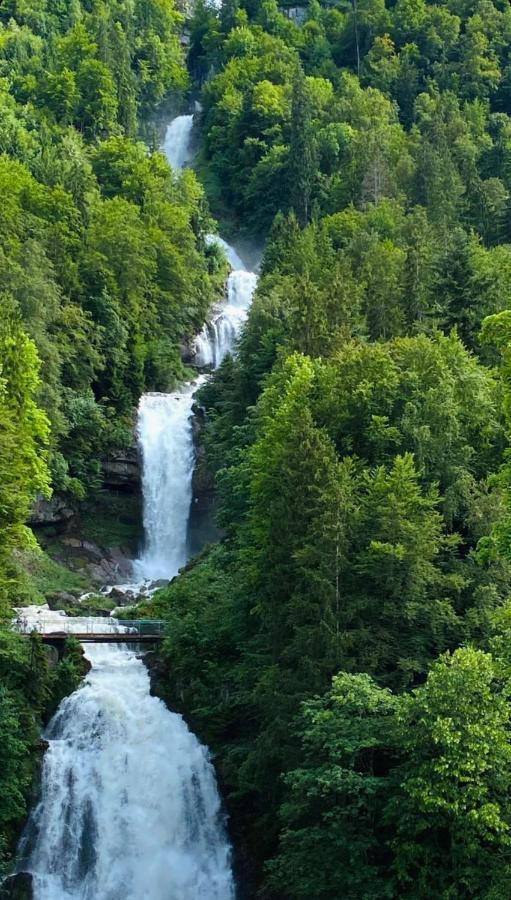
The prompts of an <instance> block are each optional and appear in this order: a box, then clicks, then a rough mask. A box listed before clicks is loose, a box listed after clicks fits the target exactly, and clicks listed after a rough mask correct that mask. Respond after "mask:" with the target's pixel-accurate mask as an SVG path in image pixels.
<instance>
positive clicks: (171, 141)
mask: <svg viewBox="0 0 511 900" xmlns="http://www.w3.org/2000/svg"><path fill="white" fill-rule="evenodd" d="M191 130H192V117H191V116H179V117H178V118H177V119H175V120H174V121H173V122H172V123H171V124H170V126H169V128H168V129H167V135H166V138H165V145H164V149H165V152H166V154H167V156H168V158H169V161H170V162H171V164H173V166H174V168H180V167H181V166H183V165H184V164H186V162H187V161H188V160H189V158H190V135H191ZM210 240H216V241H218V242H219V243H220V244H221V246H222V247H223V248H224V249H225V251H226V253H227V255H228V258H229V261H230V263H231V266H232V267H233V270H232V272H231V274H230V276H229V282H228V290H227V299H226V302H225V303H223V304H221V305H219V307H218V308H217V309H216V310H215V311H214V315H213V318H212V320H211V322H210V323H209V324H207V325H206V326H204V329H203V331H202V332H201V334H200V335H199V336H198V337H197V339H196V345H195V352H196V363H197V367H198V368H200V367H201V366H208V367H215V366H217V365H219V363H220V362H221V360H222V359H223V357H224V356H225V354H226V353H227V352H229V351H231V350H232V349H233V346H234V342H235V340H236V338H237V336H238V335H239V332H240V329H241V327H242V324H243V322H244V320H245V318H246V314H247V310H248V307H249V305H250V302H251V299H252V294H253V291H254V288H255V285H256V276H255V274H254V273H252V272H248V271H246V270H245V268H244V266H243V263H242V261H241V260H240V259H239V257H238V256H237V254H236V253H235V251H234V250H232V248H230V247H229V246H228V245H226V244H225V243H224V242H223V241H221V239H220V238H217V237H211V238H210ZM204 377H205V376H201V375H199V376H198V377H197V379H196V380H195V381H193V382H191V383H189V384H187V385H184V386H183V387H182V388H180V389H179V390H177V391H174V392H173V393H170V394H146V395H144V396H143V397H142V398H141V401H140V405H139V413H138V438H139V443H140V447H141V450H142V457H143V499H144V528H145V534H146V541H145V549H144V551H143V553H142V554H141V556H140V559H139V560H137V561H136V563H135V567H134V568H135V573H136V575H137V577H138V578H140V579H143V580H144V579H145V580H151V579H154V578H171V577H172V576H173V575H175V574H176V573H177V571H178V570H179V568H180V567H181V566H182V565H183V564H184V563H185V562H186V558H187V541H186V533H187V524H188V518H189V513H190V504H191V496H192V475H193V467H194V449H193V433H192V415H193V412H192V407H193V398H194V394H195V391H196V390H197V388H198V387H199V386H200V384H201V383H202V382H203V381H204ZM21 612H22V614H23V616H24V618H25V620H26V621H28V623H29V627H32V624H33V626H34V627H37V628H38V629H39V630H45V631H55V630H60V628H59V626H60V627H61V626H62V623H63V619H62V616H63V615H64V614H63V613H51V612H49V611H48V610H43V611H42V610H41V608H36V609H33V608H28V609H25V610H22V611H21ZM64 621H65V622H66V626H67V629H68V630H74V631H76V632H77V633H80V632H85V631H88V630H90V629H91V628H92V629H94V628H95V627H97V621H98V622H99V628H100V630H102V631H106V630H109V629H114V630H115V629H119V628H120V627H122V626H120V625H119V624H118V623H117V622H116V620H115V619H112V618H110V619H103V620H97V621H96V620H91V619H83V618H82V619H80V618H73V619H65V620H64ZM84 649H85V654H86V656H87V658H88V659H89V661H90V663H91V670H90V672H89V674H88V675H87V677H86V679H85V681H84V683H83V685H82V686H81V687H80V688H79V689H78V691H76V692H75V693H74V694H72V695H71V696H69V697H67V698H66V699H65V700H64V701H63V702H62V703H61V705H60V707H59V709H58V711H57V713H56V715H55V716H54V718H53V719H52V721H51V722H50V724H49V726H48V728H47V730H46V733H45V738H46V740H47V741H48V750H47V751H46V753H45V757H44V763H43V771H42V783H41V794H40V800H39V802H38V804H37V805H36V807H35V809H34V810H33V812H32V814H31V816H30V819H29V822H28V825H27V828H26V830H25V834H24V837H23V839H22V841H21V845H20V862H19V866H18V869H19V871H21V870H25V871H28V872H31V873H32V876H33V891H34V900H234V897H235V887H234V881H233V876H232V871H231V851H230V845H229V842H228V840H227V836H226V833H225V828H224V821H223V815H222V811H221V803H220V798H219V795H218V791H217V787H216V782H215V775H214V770H213V766H212V764H211V761H210V759H209V755H208V751H207V749H206V748H205V747H203V746H202V745H201V744H200V743H199V741H198V740H197V738H196V737H195V736H194V735H193V734H192V733H191V732H190V731H189V729H188V728H187V726H186V724H185V722H184V721H183V719H182V717H181V716H179V715H177V714H176V713H172V712H170V711H169V710H168V709H167V708H166V706H165V705H164V704H163V702H162V701H161V700H159V699H157V698H156V697H152V696H151V694H150V683H149V675H148V672H147V669H146V667H145V665H144V663H143V661H142V660H141V659H140V658H139V656H138V654H137V652H136V651H134V650H132V649H127V648H126V647H125V646H124V645H115V644H84Z"/></svg>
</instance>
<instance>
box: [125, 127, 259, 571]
mask: <svg viewBox="0 0 511 900" xmlns="http://www.w3.org/2000/svg"><path fill="white" fill-rule="evenodd" d="M192 118H193V117H192V116H178V118H177V119H174V121H173V122H172V123H171V124H170V125H169V127H168V129H167V136H166V138H165V144H164V151H165V153H166V155H167V157H168V159H169V162H170V163H172V164H173V165H174V166H176V167H179V166H180V165H182V164H183V160H188V159H190V150H189V144H188V143H187V140H189V136H190V133H191V129H192ZM207 243H208V244H210V245H211V244H213V243H216V244H218V245H219V246H220V247H221V249H222V250H223V252H224V253H225V255H226V257H227V259H228V261H229V264H230V265H231V267H232V271H231V272H230V274H229V277H228V281H227V296H226V299H225V301H224V302H223V303H220V304H218V306H217V307H216V309H215V310H214V312H213V316H212V318H211V321H210V322H207V323H205V325H204V326H203V328H202V331H201V332H200V334H199V335H197V337H196V338H195V341H194V363H195V365H196V366H197V368H206V367H207V368H216V367H217V366H219V365H220V363H221V362H222V360H223V359H224V357H225V356H226V354H227V353H231V352H232V351H233V349H234V346H235V343H236V340H237V338H238V337H239V334H240V331H241V329H242V327H243V323H244V322H245V320H246V317H247V313H248V309H249V307H250V303H251V302H252V297H253V294H254V291H255V288H256V284H257V276H256V274H255V273H254V272H249V271H247V269H245V267H244V264H243V261H242V260H241V258H240V257H239V256H238V254H237V253H236V251H235V250H234V248H233V247H231V246H230V245H229V244H227V242H226V241H224V240H223V239H222V238H220V237H218V236H217V235H208V236H207ZM203 383H204V378H203V377H201V376H199V378H197V379H196V380H195V381H192V382H190V383H189V384H187V385H185V387H184V388H181V389H179V390H177V391H174V392H172V393H171V394H145V395H144V396H143V397H142V398H141V400H140V404H139V408H138V424H137V436H138V443H139V447H140V452H141V457H142V467H143V473H142V493H143V507H144V510H143V516H144V535H145V543H144V550H143V552H142V554H141V556H140V558H139V559H138V560H137V561H136V562H135V565H134V574H135V577H136V578H137V579H139V580H141V581H153V580H158V579H170V578H173V577H174V575H177V573H178V571H179V569H180V568H181V567H182V566H183V565H184V564H185V563H186V561H187V555H188V553H187V550H188V544H187V530H188V520H189V517H190V507H191V502H192V477H193V470H194V451H193V412H192V409H193V402H194V396H195V393H196V391H197V389H198V388H199V387H200V385H201V384H203Z"/></svg>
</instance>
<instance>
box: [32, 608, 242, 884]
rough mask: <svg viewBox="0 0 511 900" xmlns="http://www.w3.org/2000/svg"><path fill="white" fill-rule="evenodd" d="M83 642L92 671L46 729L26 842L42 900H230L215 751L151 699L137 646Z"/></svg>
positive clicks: (81, 626)
mask: <svg viewBox="0 0 511 900" xmlns="http://www.w3.org/2000/svg"><path fill="white" fill-rule="evenodd" d="M27 612H29V611H27ZM39 612H40V610H39ZM47 615H49V616H50V619H49V620H48V619H46V625H47V628H49V630H52V628H53V627H54V626H53V625H52V624H51V623H52V619H51V616H52V614H51V613H49V614H47ZM53 616H55V614H53ZM60 621H61V622H62V619H61V620H60ZM67 621H69V620H67ZM106 621H108V620H106ZM48 623H49V624H48ZM87 624H88V623H87V622H86V621H85V620H83V619H82V620H78V621H76V622H75V621H74V620H73V623H72V627H73V630H74V629H76V630H77V631H80V630H81V631H84V630H86V625H87ZM105 627H106V626H105V624H104V625H103V626H102V628H103V629H105ZM85 646H86V655H87V658H88V659H89V660H90V662H91V663H92V669H91V671H90V673H89V675H88V676H87V678H86V680H85V682H84V684H83V685H82V687H81V688H80V689H79V690H78V691H76V692H75V693H74V694H72V695H71V696H70V697H68V698H66V699H65V700H64V701H63V702H62V703H61V705H60V707H59V709H58V712H57V713H56V715H55V716H54V718H53V719H52V721H51V723H50V725H49V726H48V728H47V731H46V734H45V738H46V740H47V741H48V750H47V752H46V754H45V757H44V763H43V772H42V784H41V799H40V801H39V803H38V805H37V806H36V808H35V810H34V811H33V813H32V815H31V818H30V821H29V824H28V826H27V829H26V832H25V835H24V838H23V840H22V845H21V850H20V855H21V861H20V866H19V868H23V869H24V870H26V871H30V872H32V874H33V879H34V900H233V898H234V885H233V880H232V875H231V867H230V848H229V844H228V842H227V839H226V836H225V830H224V825H223V818H222V814H221V807H220V799H219V796H218V792H217V789H216V783H215V776H214V770H213V767H212V765H211V762H210V760H209V756H208V753H207V750H206V749H205V748H204V747H202V746H201V744H200V743H199V742H198V740H197V739H196V738H195V737H194V735H193V734H192V733H191V732H190V731H189V729H188V728H187V726H186V725H185V723H184V721H183V719H182V718H181V716H179V715H177V714H175V713H171V712H169V710H168V709H167V708H166V707H165V705H164V704H163V702H162V701H161V700H158V699H157V698H155V697H152V696H151V695H150V685H149V675H148V673H147V669H146V667H145V666H144V664H143V662H142V661H141V660H140V659H139V658H138V657H137V654H136V652H135V651H133V650H128V649H125V648H124V647H123V646H122V645H104V644H103V645H102V644H87V645H85Z"/></svg>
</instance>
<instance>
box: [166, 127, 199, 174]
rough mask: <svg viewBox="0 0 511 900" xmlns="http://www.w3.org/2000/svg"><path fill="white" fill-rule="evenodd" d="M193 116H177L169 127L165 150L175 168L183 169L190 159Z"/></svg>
mask: <svg viewBox="0 0 511 900" xmlns="http://www.w3.org/2000/svg"><path fill="white" fill-rule="evenodd" d="M192 128H193V116H177V118H176V119H172V122H171V123H170V125H168V127H167V133H166V135H165V140H164V142H163V152H164V153H165V156H166V157H167V159H168V161H169V163H170V165H171V166H172V168H173V169H182V168H183V166H185V165H186V163H187V162H189V161H190V159H191V157H192V154H191V151H190V137H191V134H192Z"/></svg>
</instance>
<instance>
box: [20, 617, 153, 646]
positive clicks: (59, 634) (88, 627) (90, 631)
mask: <svg viewBox="0 0 511 900" xmlns="http://www.w3.org/2000/svg"><path fill="white" fill-rule="evenodd" d="M16 624H17V630H18V631H21V633H22V634H25V635H27V636H28V635H30V634H32V633H33V632H34V631H36V632H38V633H39V634H40V635H41V640H42V641H43V643H44V644H52V645H53V646H55V645H58V644H61V643H63V642H64V641H65V640H66V639H67V638H68V637H70V636H72V637H75V638H76V640H77V641H79V642H80V643H81V644H152V643H155V642H158V641H161V640H162V639H163V636H164V630H165V622H164V621H163V620H162V619H120V620H117V619H115V620H109V619H107V618H104V619H101V618H92V617H91V618H90V619H87V618H80V619H79V620H78V621H76V620H73V619H72V618H64V617H62V622H59V623H58V625H57V626H56V623H55V620H54V619H52V620H51V622H47V623H46V622H45V620H44V618H43V617H42V618H41V619H40V620H39V621H37V622H29V623H27V624H24V623H16Z"/></svg>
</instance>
